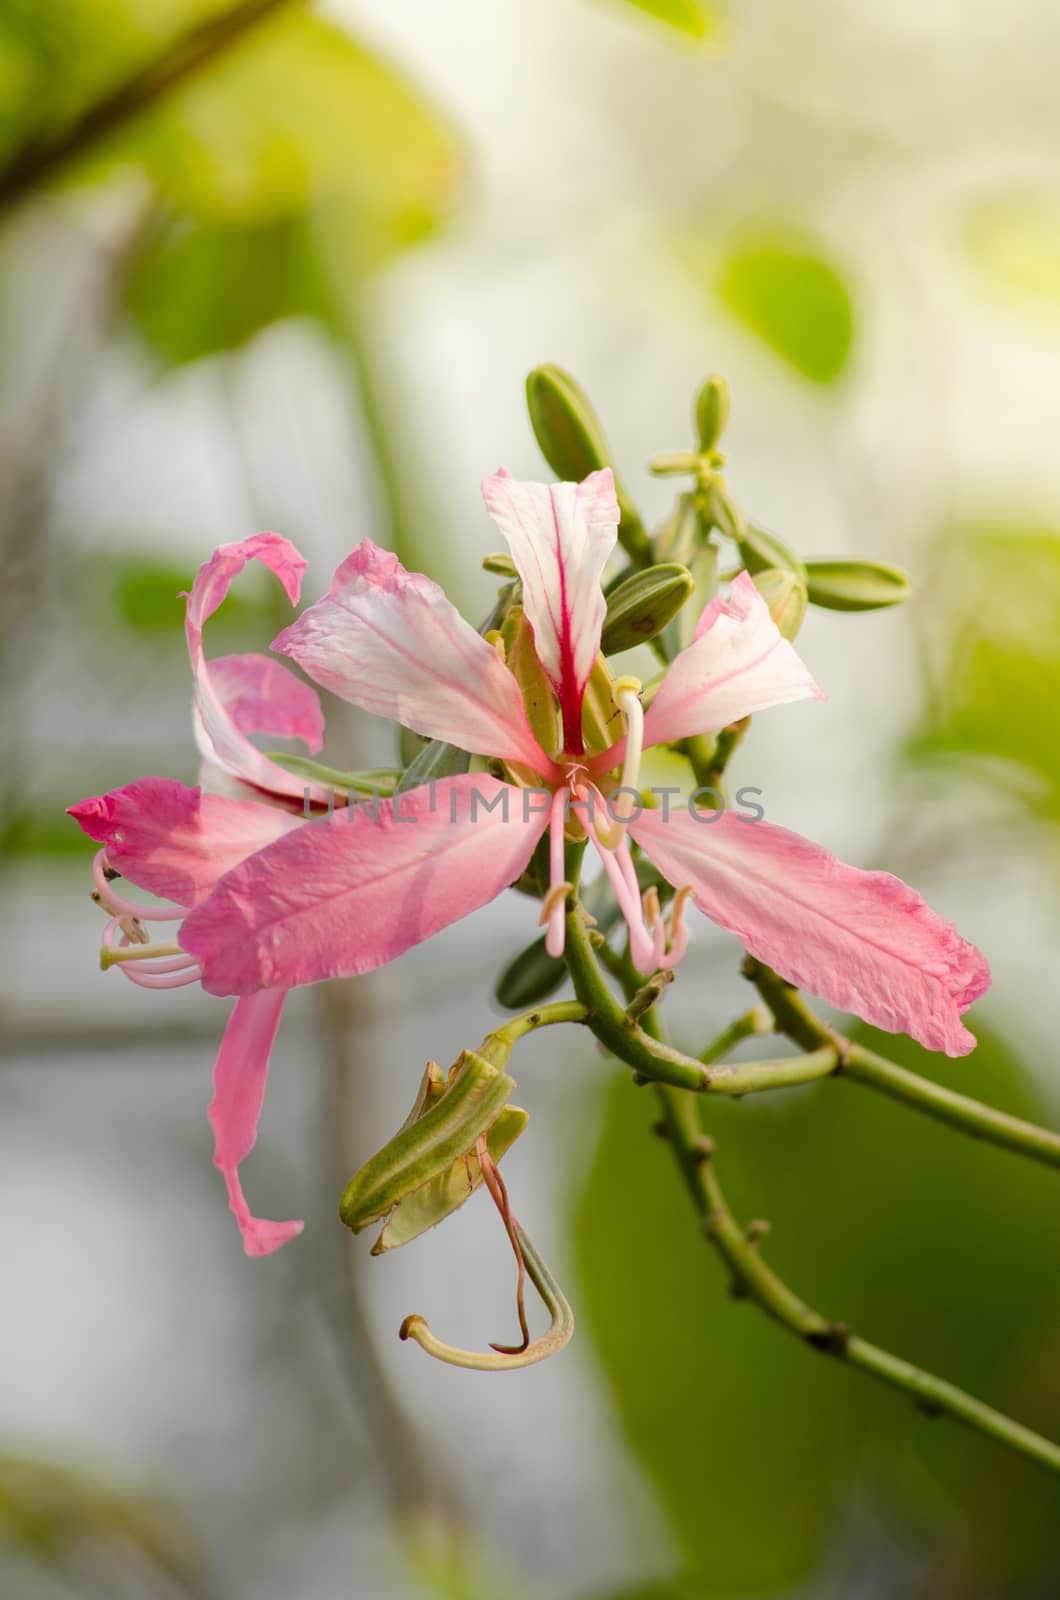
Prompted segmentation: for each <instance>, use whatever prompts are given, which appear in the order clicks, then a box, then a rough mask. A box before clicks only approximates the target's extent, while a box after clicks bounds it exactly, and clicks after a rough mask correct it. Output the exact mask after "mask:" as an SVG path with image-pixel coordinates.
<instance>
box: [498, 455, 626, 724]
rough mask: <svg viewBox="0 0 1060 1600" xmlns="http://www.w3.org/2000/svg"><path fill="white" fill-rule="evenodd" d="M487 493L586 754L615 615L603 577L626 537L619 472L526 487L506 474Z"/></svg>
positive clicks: (545, 661)
mask: <svg viewBox="0 0 1060 1600" xmlns="http://www.w3.org/2000/svg"><path fill="white" fill-rule="evenodd" d="M482 493H483V495H484V497H485V500H486V508H487V510H488V511H489V513H490V515H491V516H492V518H493V520H494V521H495V522H496V524H497V526H498V528H499V529H500V530H501V532H502V533H503V535H504V537H505V539H507V541H508V546H509V549H510V550H511V552H512V560H513V561H514V562H515V565H516V567H517V568H518V571H519V576H520V577H521V578H522V580H523V605H524V607H525V609H526V615H527V618H528V620H529V622H530V625H531V627H532V628H533V630H534V645H535V648H536V650H537V654H538V658H539V660H540V662H541V665H542V666H543V667H544V669H545V671H546V672H547V674H548V676H549V678H550V679H551V681H552V684H553V686H554V688H555V690H556V693H557V694H558V695H559V702H560V709H561V710H562V712H563V736H564V742H565V744H566V747H567V749H568V751H570V753H571V754H573V755H579V754H580V753H581V751H582V748H583V746H582V732H581V708H582V695H583V693H584V690H585V685H586V682H587V681H588V678H589V674H590V672H591V671H592V669H593V662H594V661H595V660H596V656H597V652H598V651H599V649H600V631H601V629H602V628H603V625H604V613H605V611H606V610H607V604H606V602H605V600H604V594H603V590H602V588H601V587H600V577H601V574H602V573H603V570H604V567H605V565H606V563H607V558H608V556H609V555H610V554H611V552H612V550H613V549H614V548H615V541H616V540H617V538H618V516H619V512H618V502H617V501H616V499H615V484H614V479H613V477H612V476H611V469H610V467H605V468H604V469H603V470H602V471H601V472H592V473H590V474H589V476H588V477H587V478H586V479H585V481H584V482H583V483H553V484H547V483H518V482H517V481H516V480H515V479H514V478H513V477H512V476H511V474H510V473H509V472H507V471H505V470H503V469H502V470H501V471H500V472H497V473H495V474H494V476H493V477H492V478H487V479H486V480H485V482H484V483H483V485H482Z"/></svg>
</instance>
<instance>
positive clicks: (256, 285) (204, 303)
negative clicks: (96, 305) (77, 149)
mask: <svg viewBox="0 0 1060 1600" xmlns="http://www.w3.org/2000/svg"><path fill="white" fill-rule="evenodd" d="M126 305H127V308H128V310H129V312H130V313H131V315H132V317H133V320H134V322H135V324H136V326H137V328H138V329H139V331H140V333H141V334H142V335H143V337H144V339H145V340H146V342H147V344H148V345H149V346H150V348H151V349H152V350H153V351H154V353H155V354H156V355H157V356H159V357H160V358H161V359H162V360H163V361H164V362H166V363H167V364H169V365H172V366H177V365H180V364H182V363H184V362H188V361H197V360H199V359H200V358H201V357H203V356H209V355H214V354H216V353H217V352H218V351H223V350H234V349H238V348H239V347H240V346H241V345H244V344H246V343H248V342H249V341H250V340H251V339H252V338H253V337H254V335H255V334H256V333H259V332H260V331H261V329H262V328H264V327H267V326H268V325H269V324H270V323H272V322H279V321H282V320H283V319H284V318H287V317H312V318H314V319H316V320H317V321H319V322H321V323H323V324H325V325H327V326H333V325H334V323H335V315H336V312H335V305H334V301H333V299H332V296H331V292H330V287H329V283H328V279H327V274H326V272H325V271H324V268H323V266H322V263H321V260H320V255H319V251H318V248H317V244H316V241H315V239H314V237H313V234H312V231H311V230H310V228H309V227H308V225H307V223H306V222H305V220H304V219H303V218H301V217H292V218H284V219H283V220H281V221H279V222H274V223H270V224H263V225H262V226H261V227H257V228H254V227H247V228H225V227H220V226H217V227H214V226H210V225H204V226H202V227H196V226H194V225H190V224H187V223H183V224H180V225H178V226H177V227H176V228H175V229H173V230H171V231H170V232H168V233H167V235H166V236H165V237H164V238H162V239H160V240H159V241H157V242H156V243H155V244H154V245H153V246H152V247H151V248H150V249H149V250H147V251H146V252H145V253H144V254H143V255H141V257H140V259H139V260H138V261H137V262H136V264H135V267H134V269H133V272H132V274H131V277H130V280H129V282H128V285H127V289H126Z"/></svg>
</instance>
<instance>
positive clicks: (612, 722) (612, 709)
mask: <svg viewBox="0 0 1060 1600" xmlns="http://www.w3.org/2000/svg"><path fill="white" fill-rule="evenodd" d="M612 683H613V679H612V677H611V672H610V669H609V668H608V665H607V662H606V661H605V660H604V658H603V656H602V655H598V656H597V658H596V660H595V661H594V662H593V670H592V671H591V672H590V674H589V678H588V681H587V683H586V685H585V694H584V695H583V697H582V738H583V739H584V740H585V748H586V750H587V751H588V752H590V753H593V752H595V751H599V750H606V749H608V748H609V746H611V745H613V744H614V743H615V742H616V741H617V740H618V739H620V738H621V737H622V733H623V730H624V727H625V723H624V722H623V720H622V712H621V710H620V708H619V706H618V704H617V703H616V701H615V697H614V693H613V691H612Z"/></svg>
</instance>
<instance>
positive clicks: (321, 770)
mask: <svg viewBox="0 0 1060 1600" xmlns="http://www.w3.org/2000/svg"><path fill="white" fill-rule="evenodd" d="M267 756H268V759H269V760H270V761H275V763H276V765H277V766H278V767H282V768H283V770H284V771H285V772H290V773H291V774H292V775H293V776H294V777H296V778H304V779H305V780H306V782H307V783H322V784H324V785H325V786H326V787H327V788H329V789H334V790H335V791H336V793H342V794H393V792H394V790H395V788H396V787H397V783H398V780H399V779H400V777H401V773H400V772H399V771H398V770H397V768H396V767H372V768H370V769H369V770H368V771H366V772H339V771H338V770H337V769H336V768H335V767H324V766H321V764H320V762H319V761H310V760H308V758H307V757H305V756H292V755H288V754H287V753H286V751H283V750H270V751H268V752H267Z"/></svg>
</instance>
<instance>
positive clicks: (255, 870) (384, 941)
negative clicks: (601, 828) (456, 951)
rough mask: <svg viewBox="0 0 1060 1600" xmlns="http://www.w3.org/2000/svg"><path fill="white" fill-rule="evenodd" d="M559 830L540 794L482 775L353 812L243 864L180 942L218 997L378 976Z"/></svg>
mask: <svg viewBox="0 0 1060 1600" xmlns="http://www.w3.org/2000/svg"><path fill="white" fill-rule="evenodd" d="M489 805H494V806H496V809H495V810H493V811H488V810H486V807H487V806H489ZM376 813H377V814H376ZM547 822H548V810H547V808H546V809H545V810H544V811H542V810H541V806H540V798H539V796H537V795H536V793H535V791H533V790H524V789H517V788H515V787H514V786H513V785H511V784H506V783H500V782H499V781H498V780H497V779H496V778H490V777H486V776H484V775H482V774H472V773H468V774H465V775H464V776H462V777H458V778H444V779H441V780H439V782H438V783H436V784H425V785H424V786H423V787H422V788H419V789H412V790H410V791H409V792H408V793H406V794H402V795H400V796H398V797H397V798H396V799H395V800H392V801H391V800H385V801H380V802H379V803H378V807H376V806H374V805H372V804H367V805H358V806H351V807H350V808H349V809H348V810H346V811H336V812H335V813H334V814H333V815H332V816H331V817H328V818H326V819H325V820H322V821H320V822H316V821H313V822H307V823H306V824H305V825H304V826H302V827H300V828H297V829H295V830H294V831H293V832H292V833H291V834H290V835H289V836H288V837H287V838H284V839H280V840H279V841H278V842H277V843H276V844H274V845H272V846H270V848H268V849H266V850H263V851H261V852H259V854H258V855H256V856H253V857H251V858H249V859H248V860H247V861H244V862H243V863H242V865H241V866H238V867H236V868H235V869H234V871H232V872H230V873H229V874H228V875H227V877H225V878H224V879H222V881H221V882H220V883H219V884H218V885H217V888H216V889H215V890H214V892H213V894H212V895H211V896H210V897H209V899H208V900H206V901H204V903H203V904H202V905H201V906H200V907H199V908H198V910H196V911H194V912H193V913H192V915H191V916H190V917H189V918H188V919H187V920H186V921H185V923H184V924H183V927H182V928H181V932H180V942H181V944H182V946H183V947H184V949H185V950H188V951H190V952H191V954H192V955H194V956H196V958H197V959H199V960H200V961H201V962H202V964H203V988H204V989H206V990H207V991H208V993H210V994H248V993H250V992H252V991H253V990H255V989H261V988H277V987H279V988H285V989H291V988H294V986H295V985H296V984H300V983H316V982H318V981H319V980H320V979H322V978H337V977H343V976H348V975H350V974H351V973H360V972H370V971H371V970H372V968H373V967H380V966H382V965H383V964H384V963H385V962H387V961H393V960H394V959H395V957H397V956H399V955H401V954H402V952H403V951H405V950H407V949H409V947H410V946H411V945H414V944H419V943H420V942H421V941H422V940H424V939H429V938H430V937H431V935H432V934H434V933H437V932H439V930H440V929H442V928H446V927H448V926H449V924H450V923H451V922H456V921H458V920H459V919H460V918H461V917H465V916H467V914H468V913H469V912H471V911H477V910H478V908H479V907H480V906H483V905H485V904H486V903H487V901H490V900H492V899H493V898H494V897H495V896H496V895H498V894H500V892H501V890H502V889H504V888H506V887H507V886H508V885H509V884H510V883H512V882H514V881H515V879H516V878H518V877H519V875H520V873H521V872H522V871H523V869H524V868H525V866H526V864H527V862H528V861H529V859H530V856H531V854H532V853H533V850H534V846H535V845H536V844H537V841H538V839H540V837H541V835H542V833H543V832H544V830H545V826H546V824H547Z"/></svg>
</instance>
